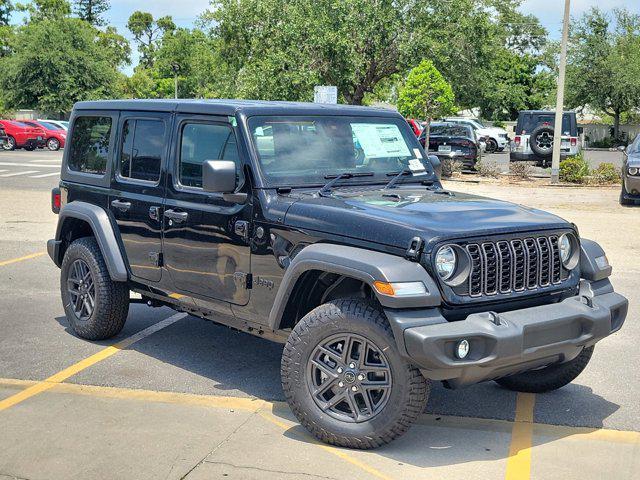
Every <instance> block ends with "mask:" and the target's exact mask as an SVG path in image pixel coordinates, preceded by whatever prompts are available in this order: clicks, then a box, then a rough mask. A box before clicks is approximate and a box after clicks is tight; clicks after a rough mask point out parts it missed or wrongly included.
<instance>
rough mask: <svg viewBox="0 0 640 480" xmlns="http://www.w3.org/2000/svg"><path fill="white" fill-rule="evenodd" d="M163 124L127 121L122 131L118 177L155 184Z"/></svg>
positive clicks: (158, 121)
mask: <svg viewBox="0 0 640 480" xmlns="http://www.w3.org/2000/svg"><path fill="white" fill-rule="evenodd" d="M163 144H164V122H162V121H160V120H127V121H126V122H124V126H123V129H122V150H121V153H120V176H122V177H125V178H133V179H136V180H146V181H150V182H157V181H158V180H159V179H160V164H161V163H162V148H163Z"/></svg>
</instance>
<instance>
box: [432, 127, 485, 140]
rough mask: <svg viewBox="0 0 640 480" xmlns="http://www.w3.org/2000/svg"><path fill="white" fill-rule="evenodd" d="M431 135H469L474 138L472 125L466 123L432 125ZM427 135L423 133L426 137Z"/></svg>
mask: <svg viewBox="0 0 640 480" xmlns="http://www.w3.org/2000/svg"><path fill="white" fill-rule="evenodd" d="M430 135H431V136H433V137H438V136H440V137H469V138H473V133H472V130H471V127H467V126H466V125H432V127H431V133H430ZM424 136H425V135H423V137H424Z"/></svg>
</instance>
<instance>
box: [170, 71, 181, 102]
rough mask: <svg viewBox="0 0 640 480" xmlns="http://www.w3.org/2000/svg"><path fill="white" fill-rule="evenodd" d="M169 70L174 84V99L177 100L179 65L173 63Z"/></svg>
mask: <svg viewBox="0 0 640 480" xmlns="http://www.w3.org/2000/svg"><path fill="white" fill-rule="evenodd" d="M171 69H172V70H173V82H174V92H175V95H174V98H175V99H176V100H177V99H178V72H179V71H180V65H178V64H177V63H174V64H172V65H171Z"/></svg>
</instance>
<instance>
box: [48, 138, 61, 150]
mask: <svg viewBox="0 0 640 480" xmlns="http://www.w3.org/2000/svg"><path fill="white" fill-rule="evenodd" d="M47 148H48V149H49V150H51V151H52V152H55V151H57V150H60V140H58V139H57V138H50V139H48V140H47Z"/></svg>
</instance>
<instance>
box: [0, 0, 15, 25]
mask: <svg viewBox="0 0 640 480" xmlns="http://www.w3.org/2000/svg"><path fill="white" fill-rule="evenodd" d="M13 9H14V6H13V2H12V1H11V0H0V27H6V26H7V25H9V20H11V14H12V13H13Z"/></svg>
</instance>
